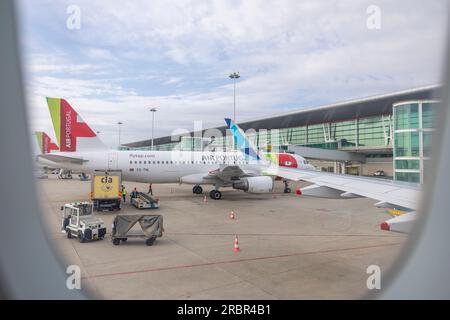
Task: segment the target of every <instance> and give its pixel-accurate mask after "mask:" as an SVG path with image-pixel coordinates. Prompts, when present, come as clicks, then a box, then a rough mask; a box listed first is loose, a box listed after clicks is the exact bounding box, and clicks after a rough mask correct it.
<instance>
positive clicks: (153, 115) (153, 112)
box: [150, 108, 158, 151]
mask: <svg viewBox="0 0 450 320" xmlns="http://www.w3.org/2000/svg"><path fill="white" fill-rule="evenodd" d="M156 111H158V110H157V109H156V108H151V109H150V112H151V113H152V151H153V138H154V137H153V132H154V128H155V112H156Z"/></svg>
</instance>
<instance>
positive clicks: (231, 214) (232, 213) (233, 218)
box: [230, 211, 236, 220]
mask: <svg viewBox="0 0 450 320" xmlns="http://www.w3.org/2000/svg"><path fill="white" fill-rule="evenodd" d="M235 219H236V214H235V213H234V211H231V212H230V220H235Z"/></svg>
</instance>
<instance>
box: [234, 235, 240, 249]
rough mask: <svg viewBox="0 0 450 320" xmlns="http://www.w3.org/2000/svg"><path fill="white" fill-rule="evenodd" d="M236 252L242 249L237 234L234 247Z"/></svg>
mask: <svg viewBox="0 0 450 320" xmlns="http://www.w3.org/2000/svg"><path fill="white" fill-rule="evenodd" d="M233 251H234V252H239V251H241V249H240V248H239V240H238V237H237V236H234V248H233Z"/></svg>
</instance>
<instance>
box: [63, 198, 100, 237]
mask: <svg viewBox="0 0 450 320" xmlns="http://www.w3.org/2000/svg"><path fill="white" fill-rule="evenodd" d="M61 211H62V232H65V233H66V234H67V238H69V239H70V238H72V237H77V238H78V241H80V242H86V241H91V240H102V239H103V238H104V237H105V234H106V227H105V223H104V222H103V220H102V219H100V218H97V217H94V216H93V215H92V203H90V202H75V203H66V204H65V205H64V206H62V207H61Z"/></svg>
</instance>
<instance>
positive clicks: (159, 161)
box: [40, 98, 420, 232]
mask: <svg viewBox="0 0 450 320" xmlns="http://www.w3.org/2000/svg"><path fill="white" fill-rule="evenodd" d="M47 101H48V105H49V109H50V113H51V116H52V120H53V124H54V128H55V132H56V136H57V139H58V142H59V145H60V150H61V152H59V153H53V154H44V155H40V157H41V158H43V159H46V160H50V161H53V162H57V163H59V164H60V165H61V167H63V168H65V169H71V170H79V171H82V172H89V171H93V170H105V169H107V170H122V176H123V179H124V180H129V181H137V182H154V183H173V182H180V183H188V184H194V185H195V186H194V187H193V192H194V193H196V194H200V193H202V192H203V189H202V187H201V186H200V185H201V184H209V185H213V186H214V189H213V190H212V191H211V192H210V197H211V198H212V199H215V200H218V199H221V197H222V194H221V192H220V191H219V189H220V188H221V187H232V188H234V189H238V190H244V191H246V192H249V193H269V192H271V191H272V190H273V186H274V182H273V181H274V178H275V177H281V178H283V179H287V180H291V181H299V180H304V181H307V182H311V183H313V184H312V185H311V186H308V187H305V188H303V189H302V190H301V191H302V194H304V195H309V196H315V197H324V198H339V199H349V198H357V197H368V198H372V199H375V200H377V201H378V202H377V203H376V204H375V206H377V207H383V208H393V209H398V210H403V211H405V212H407V213H405V214H403V215H401V216H398V217H395V218H393V219H390V220H387V221H385V222H383V223H382V224H381V229H383V230H390V231H397V232H408V231H409V230H410V228H411V225H412V222H413V221H414V219H415V217H416V212H415V210H416V209H417V207H418V204H419V201H420V188H419V187H418V186H417V185H413V184H409V183H398V182H393V181H386V180H380V179H374V178H364V177H356V176H353V175H341V174H333V173H326V172H320V171H315V170H314V167H313V166H311V165H309V164H308V163H307V161H306V160H305V159H304V158H302V157H300V156H298V155H289V161H286V162H284V163H283V162H282V161H273V157H270V156H268V155H267V154H266V155H263V154H262V153H259V152H258V149H257V148H256V147H255V146H254V145H253V144H252V143H251V142H250V141H249V140H248V139H247V138H246V136H245V134H244V132H243V131H242V130H241V129H240V128H239V127H238V126H237V125H236V124H235V123H234V122H233V121H232V120H230V119H225V120H226V123H227V125H228V128H229V129H230V131H231V133H232V134H233V136H234V138H235V141H236V144H237V148H238V150H239V151H238V152H195V151H194V152H191V151H115V150H108V149H107V148H106V147H105V145H104V144H103V143H102V142H101V141H100V139H98V137H97V136H96V135H95V133H94V131H92V130H91V129H90V128H89V126H88V125H87V124H86V123H84V122H83V121H82V120H81V118H80V117H79V116H78V114H77V113H76V112H75V110H73V108H72V107H71V106H70V105H69V104H68V103H67V102H66V101H65V100H64V99H55V98H48V99H47ZM281 155H283V154H280V155H278V156H277V157H276V159H278V160H280V159H281ZM271 158H272V159H271ZM294 162H295V165H294Z"/></svg>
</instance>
